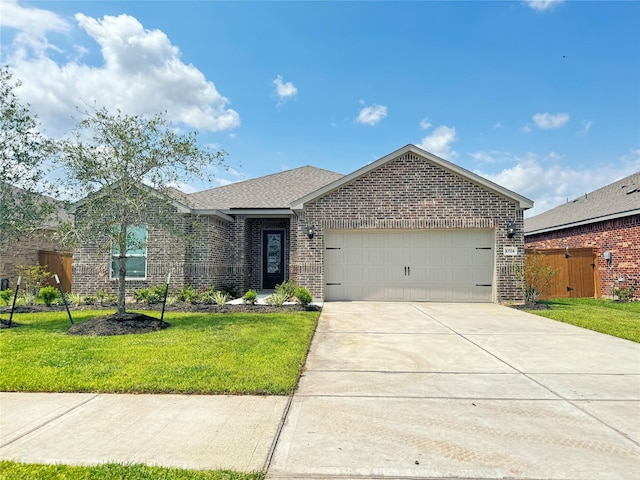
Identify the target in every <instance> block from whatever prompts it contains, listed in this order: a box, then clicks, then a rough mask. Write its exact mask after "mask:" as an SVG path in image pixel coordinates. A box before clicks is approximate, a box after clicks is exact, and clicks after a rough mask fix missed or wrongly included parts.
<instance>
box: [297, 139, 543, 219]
mask: <svg viewBox="0 0 640 480" xmlns="http://www.w3.org/2000/svg"><path fill="white" fill-rule="evenodd" d="M409 152H411V153H413V154H415V155H417V156H419V157H421V158H422V159H424V160H425V161H427V162H431V163H433V164H435V165H437V166H439V167H441V168H444V169H445V170H448V171H450V172H452V173H454V174H457V175H460V176H461V177H463V178H465V179H467V180H469V181H471V182H473V183H475V184H477V185H480V186H481V187H483V188H486V189H487V190H490V191H492V192H494V193H496V194H498V195H501V196H503V197H505V198H508V199H510V200H513V201H515V202H516V203H517V204H518V205H519V207H520V208H522V209H527V208H531V207H533V201H532V200H530V199H528V198H526V197H523V196H522V195H518V194H517V193H515V192H512V191H511V190H508V189H506V188H504V187H501V186H500V185H498V184H496V183H493V182H492V181H490V180H487V179H486V178H483V177H481V176H480V175H476V174H475V173H473V172H470V171H469V170H466V169H464V168H462V167H459V166H458V165H455V164H453V163H451V162H448V161H447V160H444V159H442V158H440V157H437V156H436V155H433V154H432V153H429V152H427V151H425V150H422V149H421V148H418V147H416V146H415V145H411V144H409V145H406V146H404V147H402V148H401V149H399V150H396V151H395V152H392V153H390V154H389V155H386V156H384V157H382V158H380V159H378V160H376V161H375V162H372V163H370V164H368V165H365V166H364V167H362V168H360V169H359V170H356V171H355V172H353V173H351V174H349V175H345V176H344V177H342V178H339V179H337V180H336V181H334V182H332V183H330V184H328V185H325V186H323V187H321V188H319V189H318V190H316V191H314V192H311V193H309V194H308V195H305V196H304V197H301V198H299V199H297V200H296V201H295V202H293V203H292V205H291V208H292V209H294V210H301V209H303V208H304V205H305V204H306V203H309V202H312V201H314V200H316V199H318V198H320V197H322V196H324V195H327V194H329V193H331V192H332V191H334V190H336V189H338V188H340V187H342V186H343V185H345V184H347V183H349V182H351V181H353V180H355V179H357V178H360V177H362V176H364V175H366V174H367V173H369V172H371V171H373V170H375V169H377V168H379V167H381V166H382V165H385V164H386V163H389V162H391V161H393V160H396V159H397V158H398V157H400V156H402V155H404V154H406V153H409Z"/></svg>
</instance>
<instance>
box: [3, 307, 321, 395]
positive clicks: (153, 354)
mask: <svg viewBox="0 0 640 480" xmlns="http://www.w3.org/2000/svg"><path fill="white" fill-rule="evenodd" d="M104 314H105V312H104V311H77V312H74V320H75V322H76V323H79V322H81V321H86V320H88V319H90V318H92V317H95V316H97V315H104ZM318 317H319V313H318V312H288V313H279V314H251V313H250V314H230V313H226V314H203V313H174V312H171V313H168V314H166V315H165V320H167V321H168V322H169V323H171V327H169V328H167V329H165V330H161V331H158V332H153V333H146V334H139V335H119V336H110V337H84V336H72V335H68V334H67V330H68V328H69V326H70V324H69V319H68V317H67V314H66V312H46V313H37V314H32V313H24V314H18V315H14V321H15V322H18V323H20V324H21V325H22V326H20V327H18V328H11V329H3V330H2V331H1V332H0V351H2V355H1V356H0V371H1V372H2V375H0V390H1V391H5V392H16V391H19V392H110V393H182V394H214V393H230V394H271V395H287V394H290V393H292V392H293V390H294V389H295V386H296V383H297V380H298V377H299V374H300V370H301V368H302V366H303V364H304V360H305V357H306V354H307V350H308V347H309V343H310V340H311V337H312V335H313V332H314V330H315V327H316V324H317V320H318Z"/></svg>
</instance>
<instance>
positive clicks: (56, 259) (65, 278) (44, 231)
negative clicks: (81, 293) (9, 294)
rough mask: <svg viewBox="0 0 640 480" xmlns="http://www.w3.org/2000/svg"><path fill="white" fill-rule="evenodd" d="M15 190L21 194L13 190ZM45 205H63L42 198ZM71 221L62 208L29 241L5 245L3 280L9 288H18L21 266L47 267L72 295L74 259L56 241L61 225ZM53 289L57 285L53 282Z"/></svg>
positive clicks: (0, 267) (1, 266) (0, 272)
mask: <svg viewBox="0 0 640 480" xmlns="http://www.w3.org/2000/svg"><path fill="white" fill-rule="evenodd" d="M12 188H13V189H14V190H16V191H17V190H18V189H17V188H15V187H12ZM42 201H43V202H49V203H51V204H54V205H60V204H59V202H57V201H56V200H55V199H53V198H51V197H48V196H46V195H42ZM61 221H62V222H68V221H70V217H69V215H68V214H67V212H66V211H65V210H64V209H63V208H62V207H61V206H60V207H59V208H58V209H57V212H56V215H55V216H52V217H51V218H49V219H47V221H46V222H45V223H44V224H43V225H42V226H41V227H40V228H38V229H36V230H35V231H34V232H33V233H32V234H31V235H29V236H28V237H24V238H20V239H18V240H17V241H16V242H12V243H11V244H10V245H6V244H2V248H1V251H0V279H7V280H8V281H9V286H10V288H15V286H16V281H17V279H18V275H19V271H18V267H19V266H25V267H32V266H35V265H38V264H40V265H43V266H45V265H46V266H47V270H49V271H50V272H51V273H52V274H54V273H55V274H57V275H58V278H59V279H60V282H61V284H62V287H63V289H64V290H65V291H67V292H68V291H71V255H70V254H69V253H68V252H66V251H63V249H61V248H60V247H59V245H58V243H57V242H56V241H55V239H54V238H53V234H54V233H55V231H56V230H57V228H58V225H59V223H60V222H61ZM51 283H52V284H53V285H55V282H53V280H52V281H51Z"/></svg>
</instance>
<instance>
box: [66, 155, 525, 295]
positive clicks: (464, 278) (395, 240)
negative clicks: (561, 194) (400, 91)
mask: <svg viewBox="0 0 640 480" xmlns="http://www.w3.org/2000/svg"><path fill="white" fill-rule="evenodd" d="M177 198H179V200H176V202H174V205H175V208H176V212H177V214H179V215H182V216H184V217H189V218H190V219H192V220H197V222H196V223H197V225H198V228H193V227H185V228H189V229H190V230H189V232H190V233H189V234H190V235H191V236H192V238H191V240H192V241H190V242H187V243H185V246H184V248H181V249H180V252H179V255H178V257H179V258H176V257H175V256H174V257H172V258H170V256H169V255H168V253H167V252H168V251H169V250H170V241H169V240H167V238H166V232H163V231H161V230H156V229H154V228H153V227H152V226H151V225H149V226H148V227H149V228H148V230H147V228H146V226H142V227H141V228H140V232H139V234H140V235H146V239H147V241H146V247H145V248H143V249H140V250H138V251H136V252H135V253H134V254H132V255H131V258H130V261H131V269H129V270H130V272H131V274H130V275H129V278H128V281H127V289H128V290H129V291H131V290H133V289H135V288H141V287H144V286H146V285H149V284H159V283H162V282H164V279H165V277H166V275H167V273H168V272H169V271H171V273H172V277H171V278H172V284H173V286H174V288H175V286H176V285H178V286H181V285H186V284H188V285H191V286H192V287H194V288H197V289H201V290H202V289H205V288H207V287H209V286H212V285H213V286H218V287H219V286H221V285H223V284H233V285H235V287H236V289H237V290H238V292H239V293H243V292H244V291H246V290H248V289H256V290H270V289H273V288H274V287H275V286H276V285H277V284H279V283H281V282H283V281H285V280H287V279H294V280H295V281H296V282H297V283H298V284H299V285H301V286H304V287H306V288H308V289H309V290H310V291H311V293H312V294H313V296H314V297H315V298H318V299H324V300H327V301H330V300H386V301H393V300H398V301H401V300H410V301H446V302H518V301H521V300H522V298H523V295H522V291H521V288H520V286H519V284H518V281H517V278H516V274H515V273H516V270H517V268H518V266H519V265H521V264H522V263H523V259H524V231H523V212H524V210H525V209H528V208H531V207H532V206H533V202H532V201H531V200H529V199H527V198H525V197H523V196H521V195H518V194H517V193H514V192H512V191H510V190H508V189H506V188H504V187H502V186H500V185H497V184H495V183H493V182H491V181H489V180H487V179H485V178H482V177H481V176H478V175H476V174H474V173H472V172H470V171H468V170H465V169H464V168H461V167H459V166H457V165H455V164H453V163H451V162H448V161H446V160H443V159H442V158H439V157H437V156H435V155H433V154H431V153H428V152H426V151H424V150H422V149H420V148H418V147H416V146H414V145H407V146H405V147H403V148H401V149H399V150H397V151H395V152H393V153H390V154H389V155H387V156H385V157H383V158H380V159H379V160H377V161H374V162H373V163H370V164H368V165H366V166H364V167H362V168H360V169H359V170H357V171H355V172H353V173H350V174H348V175H341V174H338V173H334V172H330V171H327V170H323V169H320V168H315V167H311V166H305V167H300V168H295V169H292V170H288V171H284V172H280V173H276V174H273V175H267V176H264V177H260V178H255V179H251V180H246V181H243V182H238V183H234V184H230V185H225V186H221V187H216V188H212V189H209V190H205V191H201V192H196V193H192V194H182V195H180V196H179V197H177ZM185 225H186V224H185ZM174 250H175V249H174ZM112 260H113V258H112V253H110V252H103V253H99V252H97V251H96V250H95V248H93V247H92V246H91V245H81V246H80V248H78V249H76V251H75V252H74V265H73V276H74V290H75V291H78V292H80V293H85V294H91V293H93V292H95V291H96V290H105V291H108V292H109V291H111V292H115V290H116V282H115V281H114V280H113V277H114V272H113V269H112V268H110V267H109V265H111V262H112ZM128 261H129V260H128ZM109 271H111V272H110V273H106V272H109ZM98 272H103V274H102V275H99V274H97V273H98Z"/></svg>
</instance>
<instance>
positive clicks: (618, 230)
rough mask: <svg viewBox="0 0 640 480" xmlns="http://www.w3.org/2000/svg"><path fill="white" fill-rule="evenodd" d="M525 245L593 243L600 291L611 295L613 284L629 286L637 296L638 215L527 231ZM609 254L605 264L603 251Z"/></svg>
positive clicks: (639, 258) (639, 290) (639, 278)
mask: <svg viewBox="0 0 640 480" xmlns="http://www.w3.org/2000/svg"><path fill="white" fill-rule="evenodd" d="M525 244H526V247H527V248H539V249H543V248H566V247H568V248H579V247H593V248H595V249H597V252H598V271H599V273H600V295H601V296H603V297H609V298H610V297H612V295H613V288H614V287H628V286H630V287H632V288H633V289H634V298H636V299H640V215H633V216H630V217H623V218H617V219H613V220H606V221H602V222H594V223H590V224H587V225H581V226H577V227H572V228H567V229H563V230H555V231H553V232H547V233H539V234H536V235H527V236H526V237H525ZM606 251H609V252H611V254H612V263H611V265H607V262H606V260H605V259H604V257H603V255H602V254H603V253H604V252H606Z"/></svg>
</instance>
